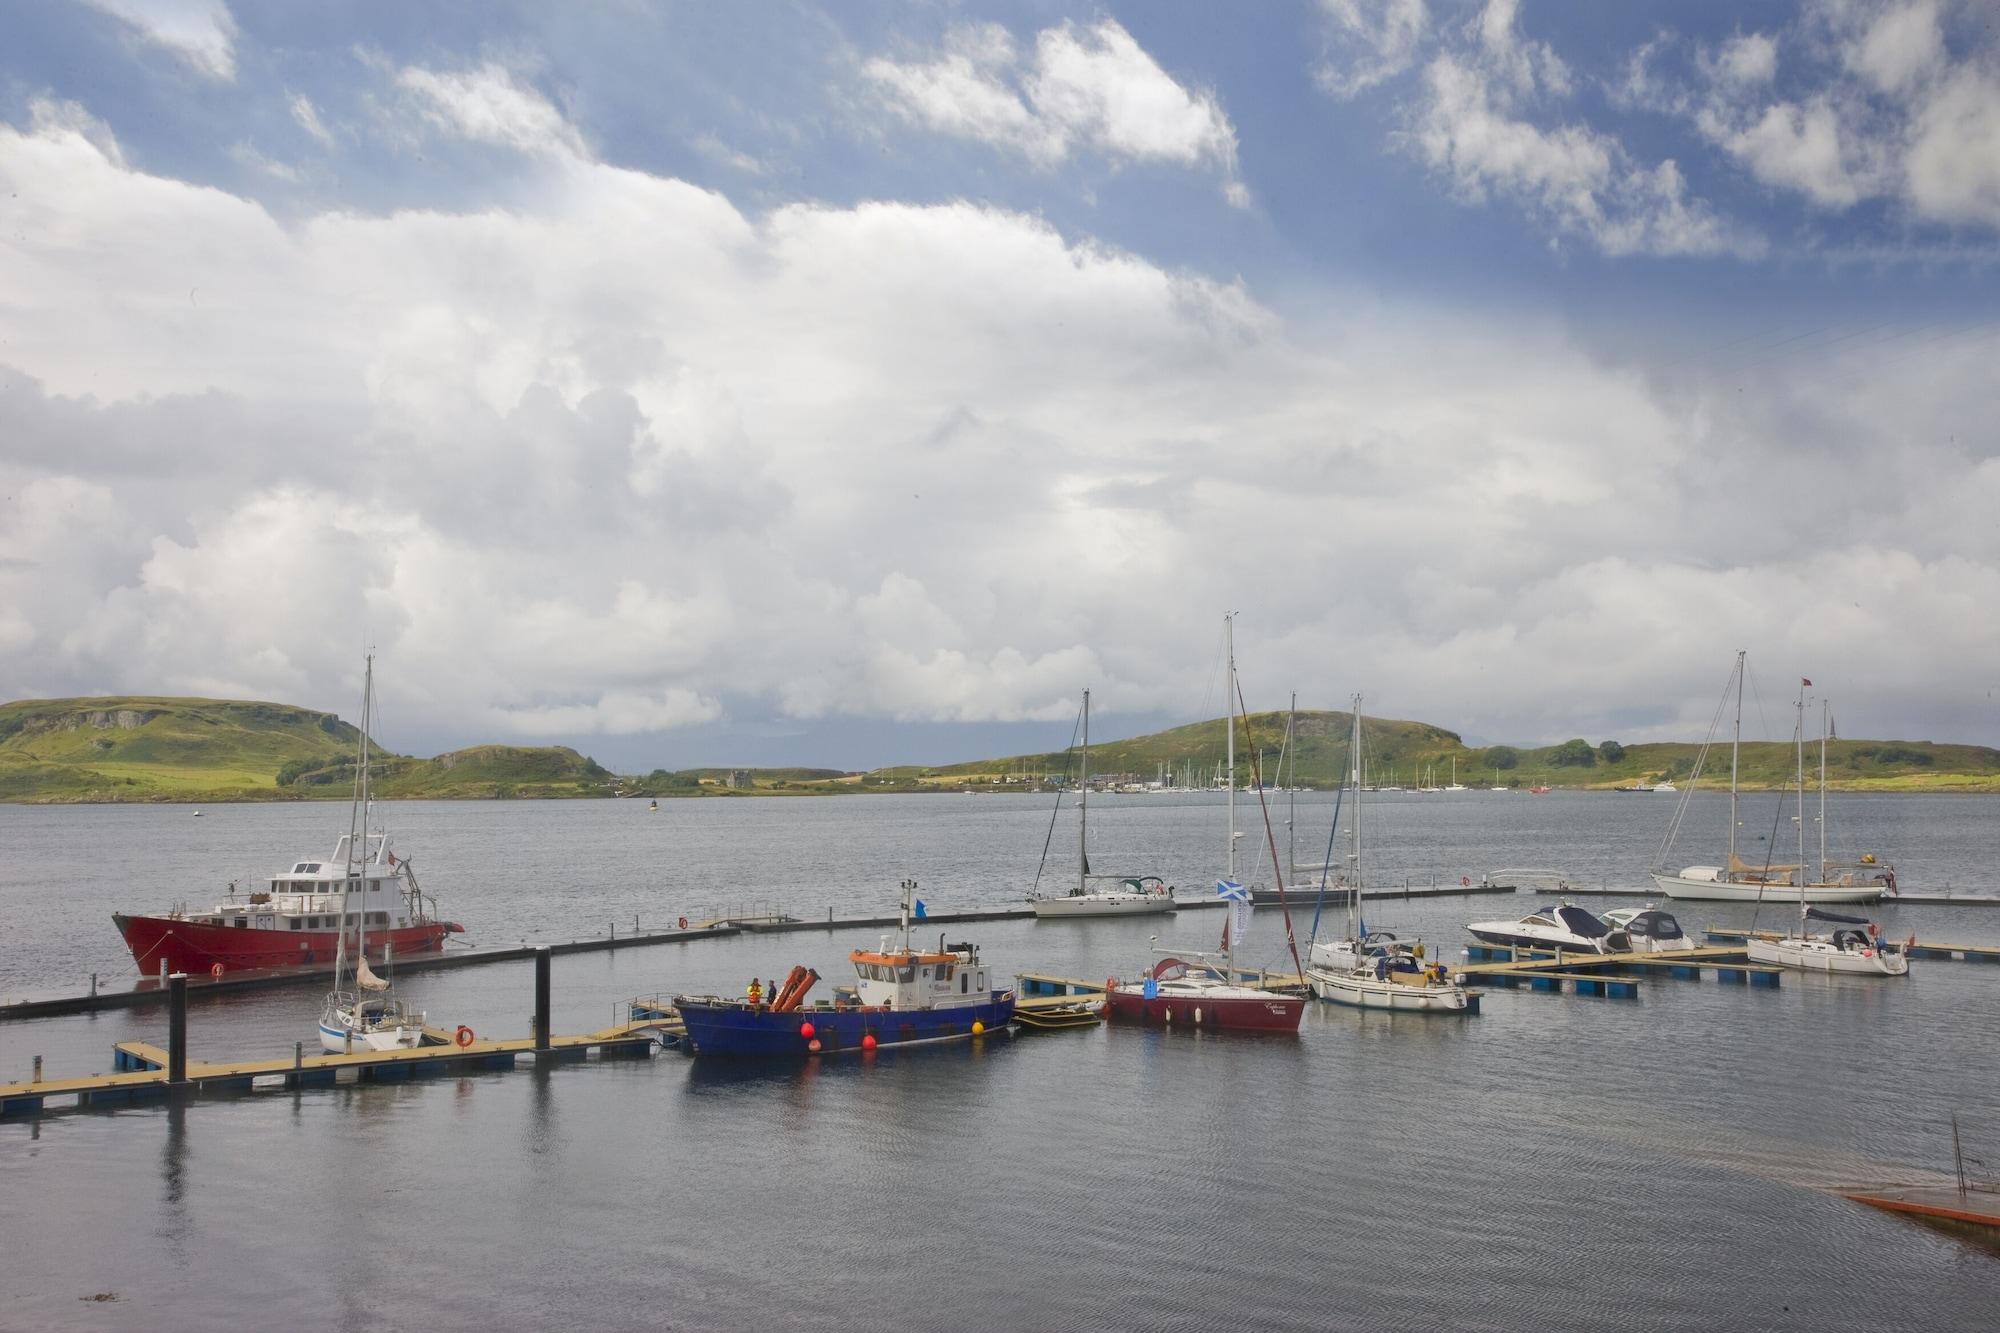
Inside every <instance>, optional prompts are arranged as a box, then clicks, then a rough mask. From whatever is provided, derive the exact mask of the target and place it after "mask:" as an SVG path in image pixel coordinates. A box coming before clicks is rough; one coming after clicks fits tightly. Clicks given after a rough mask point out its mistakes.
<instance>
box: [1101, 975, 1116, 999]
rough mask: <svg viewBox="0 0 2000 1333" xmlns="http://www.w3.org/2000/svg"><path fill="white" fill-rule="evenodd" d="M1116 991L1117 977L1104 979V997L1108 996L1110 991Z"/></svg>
mask: <svg viewBox="0 0 2000 1333" xmlns="http://www.w3.org/2000/svg"><path fill="white" fill-rule="evenodd" d="M1117 989H1118V978H1117V977H1106V978H1105V979H1104V993H1105V994H1106V995H1109V994H1110V993H1111V992H1112V991H1115V990H1117Z"/></svg>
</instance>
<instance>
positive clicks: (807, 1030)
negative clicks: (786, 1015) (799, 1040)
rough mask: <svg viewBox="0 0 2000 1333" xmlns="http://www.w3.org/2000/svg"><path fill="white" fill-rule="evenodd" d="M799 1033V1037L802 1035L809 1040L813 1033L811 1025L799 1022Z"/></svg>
mask: <svg viewBox="0 0 2000 1333" xmlns="http://www.w3.org/2000/svg"><path fill="white" fill-rule="evenodd" d="M799 1035H800V1036H801V1037H804V1038H805V1039H806V1040H807V1041H811V1040H812V1035H813V1025H812V1024H811V1023H801V1024H799Z"/></svg>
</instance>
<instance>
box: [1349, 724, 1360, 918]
mask: <svg viewBox="0 0 2000 1333" xmlns="http://www.w3.org/2000/svg"><path fill="white" fill-rule="evenodd" d="M1352 707H1353V710H1354V716H1353V721H1354V735H1353V737H1352V739H1350V740H1349V741H1348V747H1347V756H1348V757H1347V767H1348V776H1349V778H1350V780H1351V781H1352V782H1353V783H1354V822H1353V823H1352V824H1351V825H1349V830H1348V831H1349V834H1350V836H1351V837H1352V838H1353V839H1354V844H1353V846H1354V852H1353V858H1352V859H1353V864H1352V867H1351V868H1350V870H1349V873H1348V877H1347V938H1349V939H1357V938H1359V935H1358V932H1357V930H1356V927H1355V922H1356V920H1357V918H1358V917H1359V916H1360V912H1361V696H1360V695H1358V694H1357V695H1355V696H1354V703H1353V705H1352Z"/></svg>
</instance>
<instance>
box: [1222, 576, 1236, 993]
mask: <svg viewBox="0 0 2000 1333" xmlns="http://www.w3.org/2000/svg"><path fill="white" fill-rule="evenodd" d="M1222 643H1223V656H1224V657H1226V658H1227V659H1228V660H1229V679H1228V684H1227V686H1226V690H1227V693H1225V694H1224V696H1223V705H1222V706H1223V711H1224V712H1225V713H1226V714H1228V717H1229V727H1228V732H1229V795H1228V797H1227V800H1228V803H1229V853H1228V858H1227V860H1228V864H1229V871H1228V878H1229V882H1230V883H1232V884H1233V883H1235V882H1236V613H1235V612H1234V611H1231V612H1230V613H1229V614H1228V615H1226V616H1224V617H1223V618H1222ZM1226 910H1228V911H1229V912H1230V914H1231V915H1232V916H1234V914H1235V911H1236V909H1235V908H1234V907H1233V906H1231V907H1230V908H1228V909H1226ZM1222 938H1223V939H1225V940H1227V941H1228V944H1227V946H1226V947H1224V949H1223V951H1222V965H1223V968H1224V969H1225V970H1224V972H1223V974H1222V979H1223V980H1224V981H1227V982H1229V983H1231V984H1232V985H1233V984H1234V983H1235V981H1236V932H1235V931H1233V930H1231V929H1230V928H1229V923H1228V922H1224V923H1223V927H1222Z"/></svg>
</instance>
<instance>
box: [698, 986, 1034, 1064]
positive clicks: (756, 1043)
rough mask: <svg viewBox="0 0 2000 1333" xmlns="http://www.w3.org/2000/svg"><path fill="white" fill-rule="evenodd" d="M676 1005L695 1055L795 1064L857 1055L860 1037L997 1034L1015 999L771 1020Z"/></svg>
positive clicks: (710, 1005) (738, 1007)
mask: <svg viewBox="0 0 2000 1333" xmlns="http://www.w3.org/2000/svg"><path fill="white" fill-rule="evenodd" d="M674 1007H675V1009H677V1010H679V1012H680V1016H681V1021H682V1022H683V1023H685V1024H686V1025H687V1044H688V1046H689V1047H690V1048H691V1049H692V1051H693V1053H694V1054H696V1055H735V1056H761V1057H764V1058H785V1057H789V1058H794V1059H796V1058H800V1057H803V1056H808V1055H814V1054H819V1055H839V1054H842V1053H844V1052H851V1051H859V1050H861V1049H862V1038H863V1037H871V1036H872V1037H873V1038H875V1044H876V1046H877V1047H878V1048H883V1049H886V1048H888V1047H892V1046H914V1045H918V1044H921V1043H924V1042H938V1041H964V1040H965V1039H967V1038H969V1037H971V1036H972V1035H973V1032H972V1025H973V1024H974V1023H978V1024H980V1026H981V1028H982V1029H983V1030H984V1031H985V1032H988V1033H998V1032H1002V1031H1005V1030H1006V1027H1007V1024H1009V1023H1010V1022H1012V1021H1013V1018H1014V994H1013V992H1012V991H1005V992H1000V993H997V994H996V995H995V996H994V998H993V999H991V1000H989V1001H987V1002H986V1003H984V1004H968V1005H960V1006H957V1007H954V1008H950V1009H898V1010H888V1009H833V1008H826V1009H820V1008H813V1009H799V1010H795V1011H793V1012H792V1013H788V1014H774V1013H772V1012H771V1011H770V1010H769V1009H753V1008H751V1007H750V1006H749V1005H748V1004H747V1003H745V1002H743V1001H740V1000H714V999H694V998H691V997H687V996H682V997H680V998H678V999H676V1000H675V1001H674ZM808 1023H810V1024H811V1025H812V1029H813V1034H812V1036H811V1037H807V1036H805V1035H804V1034H803V1033H802V1032H801V1031H800V1029H801V1028H802V1027H803V1026H804V1025H805V1024H808ZM814 1041H817V1042H819V1046H820V1049H819V1050H818V1051H817V1052H815V1051H814V1050H813V1049H812V1045H811V1043H812V1042H814Z"/></svg>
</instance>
